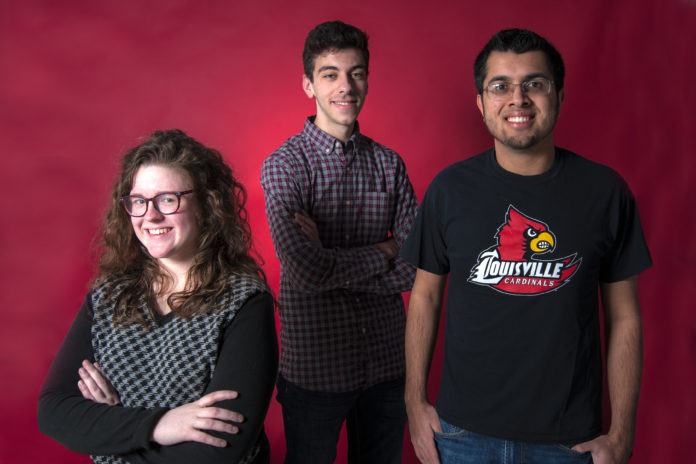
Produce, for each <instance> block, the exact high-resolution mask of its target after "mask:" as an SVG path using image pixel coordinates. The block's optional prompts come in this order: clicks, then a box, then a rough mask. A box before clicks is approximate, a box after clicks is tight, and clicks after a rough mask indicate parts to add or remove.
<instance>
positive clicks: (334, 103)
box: [302, 48, 367, 142]
mask: <svg viewBox="0 0 696 464" xmlns="http://www.w3.org/2000/svg"><path fill="white" fill-rule="evenodd" d="M302 87H303V89H304V91H305V93H306V94H307V96H308V97H309V98H314V100H315V102H316V105H317V117H316V119H315V120H314V124H315V125H316V126H317V127H318V128H319V129H321V130H323V131H324V132H326V133H327V134H330V135H332V136H334V137H336V138H337V139H339V140H342V141H344V142H345V141H347V140H348V139H349V138H350V136H351V134H352V133H353V127H354V125H355V120H356V119H357V118H358V114H359V113H360V109H361V108H362V106H363V104H364V103H365V96H366V95H367V67H366V64H365V58H364V57H363V55H362V53H361V52H360V51H359V50H357V49H354V48H347V49H342V50H333V51H326V52H324V53H322V54H320V55H318V56H317V57H316V60H315V62H314V72H313V75H312V80H310V79H309V77H307V76H306V75H305V76H302Z"/></svg>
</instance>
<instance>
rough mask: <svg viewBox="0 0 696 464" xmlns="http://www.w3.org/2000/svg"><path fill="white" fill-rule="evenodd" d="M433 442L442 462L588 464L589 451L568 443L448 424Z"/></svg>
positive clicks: (464, 463)
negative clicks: (529, 439)
mask: <svg viewBox="0 0 696 464" xmlns="http://www.w3.org/2000/svg"><path fill="white" fill-rule="evenodd" d="M440 425H442V433H438V432H435V445H436V446H437V452H438V454H439V455H440V462H441V463H442V464H591V463H592V455H591V454H590V453H589V452H587V453H580V452H578V451H574V450H572V449H571V447H572V446H573V445H572V444H560V443H558V444H539V443H526V442H517V441H508V440H501V439H499V438H493V437H489V436H487V435H481V434H478V433H474V432H469V431H468V430H465V429H462V428H459V427H457V426H456V425H452V424H448V423H447V422H445V421H443V420H442V419H440Z"/></svg>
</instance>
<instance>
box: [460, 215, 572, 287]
mask: <svg viewBox="0 0 696 464" xmlns="http://www.w3.org/2000/svg"><path fill="white" fill-rule="evenodd" d="M495 237H496V239H497V241H498V244H497V245H495V246H492V247H490V248H488V249H487V250H485V251H483V252H482V253H481V254H480V255H479V257H478V262H477V263H476V265H475V266H474V267H473V268H472V269H471V276H470V277H469V282H472V283H475V284H478V285H486V286H489V287H491V288H493V289H495V290H497V291H499V292H502V293H508V294H512V295H540V294H543V293H548V292H551V291H554V290H557V289H558V288H560V287H562V286H563V285H565V284H567V283H568V281H569V280H570V278H571V277H572V276H573V274H575V272H576V271H577V270H578V268H579V267H580V263H581V262H582V258H579V259H577V260H576V257H577V253H575V254H573V255H570V256H567V257H565V258H560V259H555V260H550V261H544V260H540V259H535V257H536V256H537V255H542V254H548V253H551V252H553V250H554V249H555V248H556V237H555V236H554V234H553V232H551V231H550V230H549V227H548V226H547V225H546V224H544V223H543V222H541V221H538V220H536V219H532V218H530V217H529V216H525V215H524V214H522V213H521V212H519V211H518V210H517V209H516V208H515V207H514V206H512V205H510V207H509V208H508V210H507V214H506V215H505V223H504V224H503V225H502V226H500V228H498V232H497V234H496V236H495Z"/></svg>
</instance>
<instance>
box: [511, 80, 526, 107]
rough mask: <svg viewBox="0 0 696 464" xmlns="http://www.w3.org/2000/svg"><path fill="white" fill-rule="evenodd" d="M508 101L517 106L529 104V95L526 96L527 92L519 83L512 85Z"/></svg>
mask: <svg viewBox="0 0 696 464" xmlns="http://www.w3.org/2000/svg"><path fill="white" fill-rule="evenodd" d="M510 103H511V104H514V105H517V106H525V105H528V104H529V97H528V96H527V92H525V91H524V89H523V88H522V85H521V84H515V85H513V87H512V98H511V99H510Z"/></svg>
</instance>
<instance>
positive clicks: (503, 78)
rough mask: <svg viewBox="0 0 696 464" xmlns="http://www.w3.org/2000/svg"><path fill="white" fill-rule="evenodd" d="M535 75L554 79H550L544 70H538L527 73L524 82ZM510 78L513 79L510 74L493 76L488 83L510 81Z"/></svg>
mask: <svg viewBox="0 0 696 464" xmlns="http://www.w3.org/2000/svg"><path fill="white" fill-rule="evenodd" d="M535 77H543V78H544V79H549V80H553V79H550V78H549V77H548V76H547V75H546V74H544V73H543V72H536V73H531V74H527V75H526V76H524V78H523V79H522V81H523V82H524V81H528V80H530V79H534V78H535ZM510 80H512V79H510V77H508V76H502V75H501V76H493V77H491V78H490V79H489V80H488V83H489V84H490V83H491V82H495V81H510Z"/></svg>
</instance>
